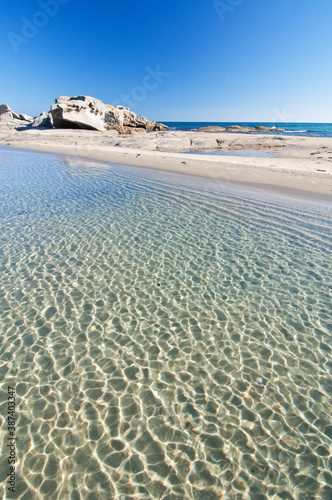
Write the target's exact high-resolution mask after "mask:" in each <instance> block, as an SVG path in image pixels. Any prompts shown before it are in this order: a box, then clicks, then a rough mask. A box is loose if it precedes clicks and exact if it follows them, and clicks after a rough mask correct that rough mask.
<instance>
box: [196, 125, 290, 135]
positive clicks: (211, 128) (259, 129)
mask: <svg viewBox="0 0 332 500" xmlns="http://www.w3.org/2000/svg"><path fill="white" fill-rule="evenodd" d="M192 131H195V132H242V133H252V132H285V129H284V128H276V127H265V126H263V125H259V126H257V127H241V126H240V125H230V126H229V127H218V126H216V125H210V126H208V127H200V128H194V129H192Z"/></svg>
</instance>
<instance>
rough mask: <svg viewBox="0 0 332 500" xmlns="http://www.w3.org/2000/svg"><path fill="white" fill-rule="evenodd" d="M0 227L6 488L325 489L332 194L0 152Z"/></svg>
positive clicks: (52, 492)
mask: <svg viewBox="0 0 332 500" xmlns="http://www.w3.org/2000/svg"><path fill="white" fill-rule="evenodd" d="M0 220H1V233H0V274H1V283H0V340H1V343H0V346H1V347H0V380H1V404H0V418H1V421H0V423H1V450H2V453H1V461H0V481H1V483H0V497H1V498H22V499H24V500H28V499H39V498H42V499H44V498H45V499H73V500H74V499H75V500H76V499H89V500H95V499H97V500H98V499H117V500H118V499H119V500H129V499H133V500H134V499H135V500H136V499H151V500H154V499H163V500H166V499H172V500H173V499H177V500H182V499H195V500H196V499H197V500H208V499H211V500H214V499H221V498H225V499H236V500H240V499H241V500H242V499H243V500H245V499H253V500H261V499H270V498H271V499H287V500H288V499H296V500H307V499H308V500H309V499H324V500H331V498H332V473H331V466H332V459H331V444H332V423H331V411H332V377H331V371H332V351H331V342H332V321H331V284H332V283H331V281H332V280H331V249H332V237H331V227H332V206H331V204H328V203H320V202H315V201H306V200H301V199H300V198H291V197H286V196H278V195H274V194H270V193H268V192H264V191H254V190H252V191H250V190H247V189H244V188H241V187H235V186H233V185H231V184H227V183H221V182H219V181H213V180H208V179H206V180H204V179H199V178H189V177H188V178H186V177H183V176H176V175H170V174H166V173H159V172H154V171H144V170H139V169H135V168H129V167H128V168H125V167H122V166H116V165H106V164H98V163H93V162H88V161H84V160H81V159H75V158H65V157H60V156H52V155H42V154H33V153H27V152H23V151H21V152H19V151H14V150H10V149H4V148H3V149H1V150H0ZM8 386H11V387H15V388H16V396H17V398H16V405H17V407H16V410H17V414H16V415H17V429H16V443H17V452H18V460H17V463H16V466H17V477H16V484H17V486H16V490H17V491H16V493H15V495H11V494H9V493H8V492H6V488H7V487H6V483H5V479H6V474H7V473H8V463H7V455H8V451H7V449H6V438H7V427H6V425H7V424H6V412H7V410H8V406H7V387H8Z"/></svg>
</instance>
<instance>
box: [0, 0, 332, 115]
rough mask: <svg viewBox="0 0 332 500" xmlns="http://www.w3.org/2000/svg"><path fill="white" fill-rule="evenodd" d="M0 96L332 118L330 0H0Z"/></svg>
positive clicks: (147, 110) (33, 103)
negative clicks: (92, 99)
mask: <svg viewBox="0 0 332 500" xmlns="http://www.w3.org/2000/svg"><path fill="white" fill-rule="evenodd" d="M0 12H1V28H0V57H1V66H0V68H1V69H0V104H1V103H7V104H8V105H9V106H10V107H11V108H12V109H13V110H14V111H15V112H17V113H26V114H28V115H31V116H37V115H39V114H40V113H41V112H42V111H43V110H45V111H48V110H49V109H50V106H51V105H52V104H53V103H54V100H55V98H56V97H58V96H61V95H68V96H77V95H90V96H93V97H96V98H98V99H101V100H102V101H103V102H105V103H107V104H123V105H125V106H128V107H130V108H131V109H132V110H133V111H135V112H136V113H138V114H143V115H144V116H146V117H147V118H149V119H151V120H157V121H206V122H209V121H210V122H211V121H214V122H220V121H235V122H242V121H263V122H264V121H269V122H271V121H273V122H328V123H331V122H332V98H331V96H332V92H331V90H332V64H331V61H332V29H331V19H332V1H331V0H278V1H275V0H167V1H163V2H160V1H157V0H141V1H137V0H134V1H133V0H122V2H118V1H117V2H115V1H113V0H95V1H94V2H92V1H91V0H36V1H35V0H10V1H8V0H0Z"/></svg>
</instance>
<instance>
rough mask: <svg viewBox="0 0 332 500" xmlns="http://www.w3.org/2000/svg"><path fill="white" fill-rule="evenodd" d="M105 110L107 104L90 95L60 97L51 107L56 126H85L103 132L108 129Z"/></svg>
mask: <svg viewBox="0 0 332 500" xmlns="http://www.w3.org/2000/svg"><path fill="white" fill-rule="evenodd" d="M105 111H106V106H105V104H103V103H102V102H101V101H99V100H98V99H94V98H93V97H88V96H78V97H67V96H62V97H58V99H56V101H55V104H54V105H53V106H52V107H51V115H52V120H53V124H54V126H55V128H84V129H92V130H100V131H101V132H103V131H104V130H106V129H105V126H104V124H105V122H104V118H105Z"/></svg>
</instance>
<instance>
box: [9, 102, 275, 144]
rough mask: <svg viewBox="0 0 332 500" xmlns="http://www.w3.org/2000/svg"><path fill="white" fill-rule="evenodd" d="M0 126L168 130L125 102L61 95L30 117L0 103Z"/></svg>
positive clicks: (261, 128) (252, 129)
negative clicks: (46, 108)
mask: <svg viewBox="0 0 332 500" xmlns="http://www.w3.org/2000/svg"><path fill="white" fill-rule="evenodd" d="M0 127H9V128H16V129H18V130H26V129H28V128H34V129H52V128H55V129H83V130H97V131H99V132H107V131H108V130H111V131H113V132H114V133H117V134H121V135H126V134H136V133H140V132H161V131H165V130H169V127H167V126H166V125H164V124H163V123H157V122H155V121H150V120H148V119H147V118H145V117H144V116H142V115H136V113H134V112H133V111H131V110H130V109H129V108H126V107H124V106H112V105H111V104H104V103H103V102H102V101H100V100H99V99H95V98H94V97H89V96H84V95H83V96H77V97H67V96H61V97H58V98H57V99H56V100H55V104H53V105H52V106H51V109H50V111H49V112H46V111H43V112H42V113H41V114H40V115H39V116H37V117H35V118H32V117H31V116H27V115H24V114H17V113H14V111H12V110H11V109H10V107H9V106H8V105H7V104H2V105H0ZM192 132H238V133H255V132H284V129H281V128H275V127H272V128H270V127H264V126H257V127H241V126H240V125H231V126H229V127H218V126H208V127H201V128H197V129H193V130H192Z"/></svg>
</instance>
